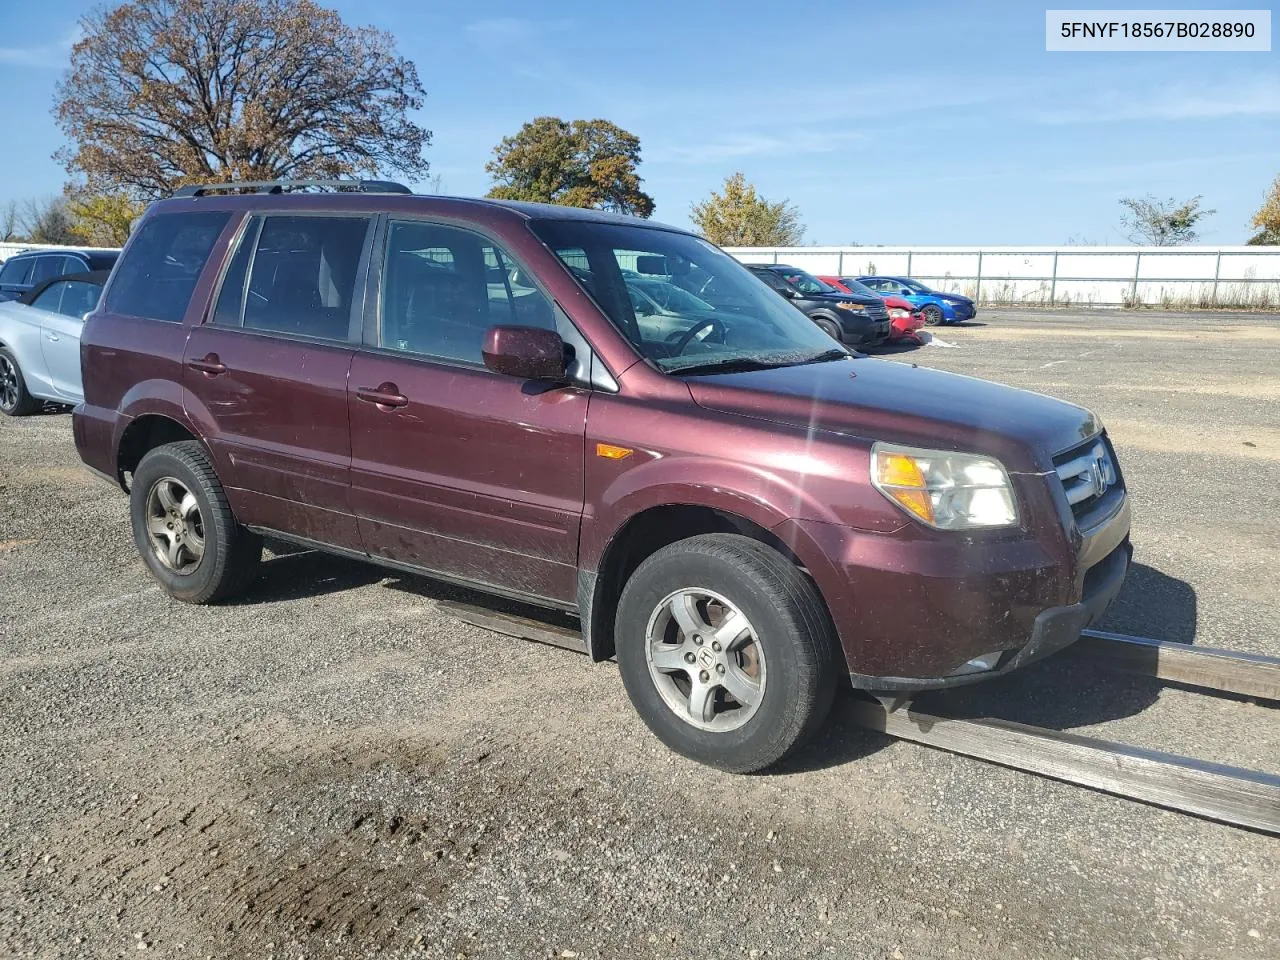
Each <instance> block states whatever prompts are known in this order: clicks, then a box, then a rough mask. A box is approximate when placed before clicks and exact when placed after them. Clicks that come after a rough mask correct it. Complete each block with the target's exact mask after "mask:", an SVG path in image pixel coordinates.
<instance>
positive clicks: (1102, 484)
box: [1089, 447, 1112, 497]
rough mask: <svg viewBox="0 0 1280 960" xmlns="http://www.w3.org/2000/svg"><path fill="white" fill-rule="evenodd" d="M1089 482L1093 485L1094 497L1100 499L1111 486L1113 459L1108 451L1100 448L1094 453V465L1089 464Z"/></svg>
mask: <svg viewBox="0 0 1280 960" xmlns="http://www.w3.org/2000/svg"><path fill="white" fill-rule="evenodd" d="M1089 481H1090V483H1091V484H1092V485H1093V495H1094V496H1095V497H1100V496H1102V495H1103V494H1104V493H1106V492H1107V488H1108V487H1109V486H1111V482H1112V474H1111V459H1110V458H1109V457H1108V456H1107V451H1106V450H1104V449H1103V448H1102V447H1098V448H1096V449H1095V450H1094V451H1093V463H1091V464H1089Z"/></svg>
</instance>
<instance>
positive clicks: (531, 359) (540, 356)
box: [480, 324, 568, 380]
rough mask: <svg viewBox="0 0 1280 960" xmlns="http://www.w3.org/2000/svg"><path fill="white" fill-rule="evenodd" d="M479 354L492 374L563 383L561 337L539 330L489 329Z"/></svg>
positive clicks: (520, 328)
mask: <svg viewBox="0 0 1280 960" xmlns="http://www.w3.org/2000/svg"><path fill="white" fill-rule="evenodd" d="M480 354H481V356H483V357H484V365H485V366H486V367H487V368H488V369H490V370H492V371H493V372H494V373H500V374H502V375H504V376H507V377H519V378H520V379H521V380H563V379H564V376H565V370H566V369H567V368H568V364H567V363H566V358H565V349H564V341H563V340H562V339H560V334H558V333H556V332H555V331H554V330H544V329H543V328H542V327H520V326H516V325H514V324H499V325H498V326H496V327H490V328H489V329H488V330H487V331H485V335H484V345H483V346H482V347H481V349H480Z"/></svg>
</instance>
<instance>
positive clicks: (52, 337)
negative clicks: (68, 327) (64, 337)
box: [49, 333, 58, 343]
mask: <svg viewBox="0 0 1280 960" xmlns="http://www.w3.org/2000/svg"><path fill="white" fill-rule="evenodd" d="M49 342H50V343H57V342H58V335H57V334H56V333H51V334H49Z"/></svg>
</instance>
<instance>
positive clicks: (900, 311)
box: [818, 277, 925, 344]
mask: <svg viewBox="0 0 1280 960" xmlns="http://www.w3.org/2000/svg"><path fill="white" fill-rule="evenodd" d="M818 279H819V280H821V281H822V282H823V283H825V284H828V285H829V286H831V287H834V288H835V289H836V290H843V291H844V292H845V293H856V294H858V295H860V296H871V297H874V296H876V292H875V291H874V290H872V289H871V288H870V287H867V286H864V285H863V284H861V283H859V282H858V281H857V280H855V279H853V277H819V278H818ZM879 296H880V299H881V300H883V301H884V305H885V309H887V310H888V311H889V324H890V329H889V339H890V341H893V342H896V343H902V342H910V343H915V344H921V343H923V342H924V341H923V340H921V339H920V337H919V335H918V334H917V333H916V331H917V330H919V329H920V328H921V327H923V326H924V325H925V319H924V314H923V313H921V312H920V311H918V310H917V309H916V308H915V306H914V304H912V303H911V301H910V300H906V299H904V298H902V297H899V296H897V295H895V294H892V293H885V294H880V295H879Z"/></svg>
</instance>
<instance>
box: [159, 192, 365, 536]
mask: <svg viewBox="0 0 1280 960" xmlns="http://www.w3.org/2000/svg"><path fill="white" fill-rule="evenodd" d="M371 226H372V221H371V219H370V218H367V217H344V216H307V215H301V216H284V215H281V216H273V215H267V216H264V217H254V218H251V219H250V220H249V221H248V223H247V224H246V226H245V229H244V231H243V233H242V236H241V240H240V242H239V245H238V247H237V249H236V252H235V254H234V255H233V257H232V259H231V261H230V264H229V266H228V268H227V272H226V275H225V276H224V278H223V280H222V284H221V287H220V291H219V293H218V297H217V301H216V304H215V307H214V310H213V312H212V314H211V315H210V317H209V318H208V320H207V321H206V322H205V323H203V324H201V325H199V326H197V327H195V328H193V329H192V332H191V336H190V339H189V340H188V341H187V350H186V356H185V364H186V369H185V372H184V380H183V382H184V385H185V386H186V389H187V394H188V396H187V406H188V413H189V414H190V415H191V416H192V417H193V418H194V419H196V420H197V421H198V422H200V423H201V425H202V432H203V434H204V436H205V437H206V438H207V439H208V441H209V445H210V448H211V449H212V451H213V454H214V457H215V460H216V461H217V464H218V472H219V476H220V477H221V478H222V480H223V482H224V486H225V487H226V488H227V497H228V499H229V500H230V502H231V506H232V509H234V510H235V512H236V516H237V518H238V519H239V520H240V522H241V523H245V524H248V525H251V526H259V527H266V528H270V529H273V530H279V531H280V532H282V533H288V534H293V535H294V536H299V537H304V538H307V539H309V540H315V541H319V542H322V543H326V544H333V545H336V546H340V547H346V548H348V549H359V548H360V533H359V529H358V527H357V525H356V522H355V519H354V517H352V515H351V512H350V509H349V504H348V500H347V491H348V487H349V485H350V479H351V435H350V431H349V429H348V424H347V371H348V369H349V368H350V365H351V355H352V349H353V346H352V342H351V341H352V339H353V338H354V337H358V331H359V329H360V316H361V311H360V309H359V307H358V306H357V304H360V303H361V302H362V300H363V289H362V284H361V283H360V282H359V278H360V276H362V274H363V271H362V270H361V269H360V267H361V265H362V264H363V263H364V257H365V256H366V253H365V249H366V245H367V241H368V234H369V232H370V230H371Z"/></svg>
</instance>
